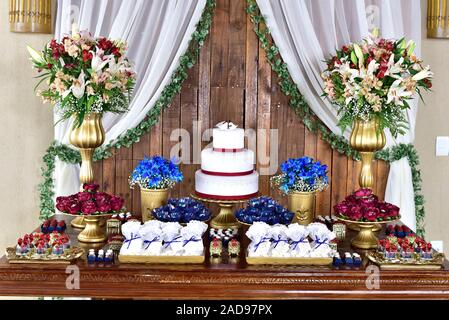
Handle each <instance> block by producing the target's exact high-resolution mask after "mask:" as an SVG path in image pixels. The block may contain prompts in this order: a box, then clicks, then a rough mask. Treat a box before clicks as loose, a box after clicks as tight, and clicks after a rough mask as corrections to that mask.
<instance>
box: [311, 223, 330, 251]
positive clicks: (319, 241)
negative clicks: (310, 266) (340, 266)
mask: <svg viewBox="0 0 449 320" xmlns="http://www.w3.org/2000/svg"><path fill="white" fill-rule="evenodd" d="M310 238H311V239H312V240H313V242H312V251H311V253H310V256H311V257H330V256H331V255H332V249H331V247H330V246H329V244H330V242H331V241H332V240H334V239H335V233H333V232H332V231H330V230H328V229H317V230H314V231H313V233H312V234H310Z"/></svg>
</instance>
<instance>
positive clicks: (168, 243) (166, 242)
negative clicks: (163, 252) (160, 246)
mask: <svg viewBox="0 0 449 320" xmlns="http://www.w3.org/2000/svg"><path fill="white" fill-rule="evenodd" d="M179 238H181V236H177V237H176V238H174V239H171V240H169V241H165V243H164V246H165V248H168V246H169V245H171V244H172V243H175V242H181V241H177V240H178V239H179Z"/></svg>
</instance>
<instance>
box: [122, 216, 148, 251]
mask: <svg viewBox="0 0 449 320" xmlns="http://www.w3.org/2000/svg"><path fill="white" fill-rule="evenodd" d="M140 228H141V224H140V222H138V221H130V222H126V223H124V224H122V234H123V236H124V237H125V241H124V242H123V245H122V248H121V249H120V254H121V255H140V254H141V253H142V244H143V240H142V237H141V236H140V233H139V231H140Z"/></svg>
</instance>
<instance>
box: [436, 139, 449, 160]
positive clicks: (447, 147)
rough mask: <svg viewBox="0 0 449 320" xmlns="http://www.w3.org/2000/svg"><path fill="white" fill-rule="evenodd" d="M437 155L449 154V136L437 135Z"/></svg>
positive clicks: (444, 155) (445, 155)
mask: <svg viewBox="0 0 449 320" xmlns="http://www.w3.org/2000/svg"><path fill="white" fill-rule="evenodd" d="M436 155H437V157H447V156H449V137H437V142H436Z"/></svg>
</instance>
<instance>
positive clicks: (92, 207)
mask: <svg viewBox="0 0 449 320" xmlns="http://www.w3.org/2000/svg"><path fill="white" fill-rule="evenodd" d="M97 211H98V208H97V205H96V204H95V202H93V201H92V200H89V201H86V202H84V203H83V206H82V207H81V212H82V213H84V214H87V215H89V214H93V213H95V212H97Z"/></svg>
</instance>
